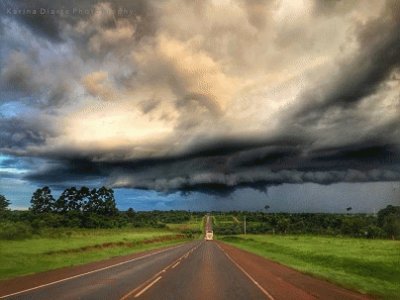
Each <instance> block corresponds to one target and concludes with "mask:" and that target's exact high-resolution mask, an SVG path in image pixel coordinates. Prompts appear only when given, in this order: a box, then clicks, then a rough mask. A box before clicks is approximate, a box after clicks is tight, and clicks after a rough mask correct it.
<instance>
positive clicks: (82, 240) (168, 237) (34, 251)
mask: <svg viewBox="0 0 400 300" xmlns="http://www.w3.org/2000/svg"><path fill="white" fill-rule="evenodd" d="M187 240H188V239H187V238H185V237H184V236H183V235H181V234H177V233H176V232H170V231H165V230H164V231H163V230H154V229H139V230H138V229H134V230H130V229H96V230H89V229H74V230H71V231H67V232H65V231H63V232H61V231H60V234H59V235H57V234H56V233H53V236H47V237H37V238H30V239H25V240H18V241H4V240H0V280H3V279H7V278H12V277H17V276H21V275H27V274H32V273H37V272H43V271H47V270H52V269H57V268H61V267H66V266H74V265H80V264H85V263H89V262H94V261H99V260H103V259H107V258H111V257H115V256H120V255H126V254H131V253H136V252H140V251H146V250H151V249H156V248H160V247H164V246H170V245H176V244H179V243H182V242H185V241H187Z"/></svg>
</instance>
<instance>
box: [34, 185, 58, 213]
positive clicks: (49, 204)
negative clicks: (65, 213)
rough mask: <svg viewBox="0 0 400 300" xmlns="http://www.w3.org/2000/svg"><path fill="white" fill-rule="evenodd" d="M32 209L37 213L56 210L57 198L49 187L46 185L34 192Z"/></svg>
mask: <svg viewBox="0 0 400 300" xmlns="http://www.w3.org/2000/svg"><path fill="white" fill-rule="evenodd" d="M31 210H32V211H33V212H35V213H46V212H52V211H54V210H55V200H54V197H53V196H52V195H51V190H50V188H49V187H47V186H45V187H44V188H41V189H37V190H36V191H35V192H34V193H33V195H32V199H31Z"/></svg>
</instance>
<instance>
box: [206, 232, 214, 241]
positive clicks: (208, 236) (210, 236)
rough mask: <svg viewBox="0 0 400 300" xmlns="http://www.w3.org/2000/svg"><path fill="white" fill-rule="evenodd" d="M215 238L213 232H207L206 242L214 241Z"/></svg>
mask: <svg viewBox="0 0 400 300" xmlns="http://www.w3.org/2000/svg"><path fill="white" fill-rule="evenodd" d="M213 237H214V233H213V232H212V230H207V231H206V236H205V238H204V239H205V240H206V241H212V240H213Z"/></svg>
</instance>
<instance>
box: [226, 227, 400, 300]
mask: <svg viewBox="0 0 400 300" xmlns="http://www.w3.org/2000/svg"><path fill="white" fill-rule="evenodd" d="M219 239H220V240H222V241H224V242H227V243H229V244H232V245H234V246H237V247H239V248H242V249H244V250H247V251H250V252H254V253H256V254H258V255H261V256H264V257H267V258H270V259H272V260H274V261H278V262H280V263H283V264H286V265H288V266H290V267H293V268H295V269H297V270H300V271H302V272H306V273H309V274H312V275H315V276H318V277H322V278H325V279H327V280H329V281H332V282H334V283H337V284H340V285H343V286H345V287H348V288H350V289H356V290H359V291H360V292H363V293H370V294H373V295H378V296H381V297H382V296H383V297H385V298H387V299H398V295H400V285H399V284H398V283H399V282H400V261H399V247H400V242H399V241H391V240H371V239H356V238H343V237H340V238H337V237H321V236H304V235H295V236H293V235H237V236H226V237H220V238H219Z"/></svg>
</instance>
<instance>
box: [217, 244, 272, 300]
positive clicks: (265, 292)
mask: <svg viewBox="0 0 400 300" xmlns="http://www.w3.org/2000/svg"><path fill="white" fill-rule="evenodd" d="M217 246H218V248H219V249H221V251H222V252H223V253H224V254H225V255H226V257H227V258H228V259H229V260H230V261H231V262H233V264H234V265H235V266H236V267H238V268H239V270H240V271H242V272H243V273H244V275H246V276H247V277H248V278H249V279H250V280H251V281H252V282H253V283H254V284H255V285H256V286H257V287H258V288H259V289H260V290H261V291H262V292H263V293H264V294H265V295H266V296H267V297H268V299H270V300H275V298H274V297H272V295H271V294H270V293H268V291H267V290H266V289H264V288H263V287H262V286H261V285H260V284H259V283H258V282H257V281H256V280H255V279H254V278H253V277H251V275H250V274H249V273H247V272H246V271H245V270H244V269H243V268H242V267H241V266H240V265H239V264H238V263H237V262H236V261H234V260H233V259H232V257H230V256H229V254H228V253H226V252H225V251H224V249H222V248H221V246H220V245H218V244H217Z"/></svg>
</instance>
